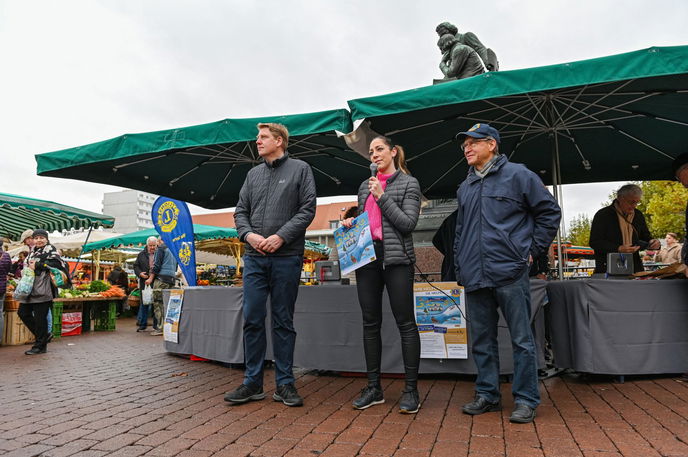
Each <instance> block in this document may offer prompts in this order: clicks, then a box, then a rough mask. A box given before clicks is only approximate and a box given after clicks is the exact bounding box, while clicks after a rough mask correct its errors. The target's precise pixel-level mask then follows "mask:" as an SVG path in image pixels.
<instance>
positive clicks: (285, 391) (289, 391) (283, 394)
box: [272, 383, 303, 406]
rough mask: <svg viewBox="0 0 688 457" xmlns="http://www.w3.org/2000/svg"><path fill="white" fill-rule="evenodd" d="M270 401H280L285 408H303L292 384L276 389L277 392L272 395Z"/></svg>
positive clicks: (301, 400) (299, 396) (301, 401)
mask: <svg viewBox="0 0 688 457" xmlns="http://www.w3.org/2000/svg"><path fill="white" fill-rule="evenodd" d="M272 399H273V400H275V401H281V402H282V403H284V404H285V405H287V406H303V398H301V395H299V393H298V392H297V391H296V387H294V384H291V383H290V384H282V385H281V386H278V387H277V390H276V391H275V393H274V394H272Z"/></svg>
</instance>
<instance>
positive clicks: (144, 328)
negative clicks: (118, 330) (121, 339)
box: [136, 327, 148, 332]
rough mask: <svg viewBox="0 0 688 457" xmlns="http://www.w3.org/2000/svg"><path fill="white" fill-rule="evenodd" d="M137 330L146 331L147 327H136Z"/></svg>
mask: <svg viewBox="0 0 688 457" xmlns="http://www.w3.org/2000/svg"><path fill="white" fill-rule="evenodd" d="M136 331H137V332H146V331H148V329H147V328H146V327H139V328H137V329H136Z"/></svg>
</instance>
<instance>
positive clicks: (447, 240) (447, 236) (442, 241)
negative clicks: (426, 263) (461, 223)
mask: <svg viewBox="0 0 688 457" xmlns="http://www.w3.org/2000/svg"><path fill="white" fill-rule="evenodd" d="M456 214H457V211H454V212H452V213H451V214H450V215H449V216H447V217H446V218H445V219H444V220H443V221H442V224H441V225H440V227H439V228H438V229H437V232H436V233H435V236H433V237H432V244H433V246H435V249H437V250H438V251H440V253H441V254H442V255H443V256H444V258H443V259H442V270H441V271H442V281H456V267H455V266H454V237H455V236H456Z"/></svg>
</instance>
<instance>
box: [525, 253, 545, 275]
mask: <svg viewBox="0 0 688 457" xmlns="http://www.w3.org/2000/svg"><path fill="white" fill-rule="evenodd" d="M547 273H549V256H548V253H547V250H545V251H542V253H540V255H538V256H536V257H533V263H531V264H530V270H529V271H528V276H530V277H531V278H538V279H545V280H546V279H547Z"/></svg>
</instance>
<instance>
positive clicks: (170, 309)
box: [162, 289, 184, 343]
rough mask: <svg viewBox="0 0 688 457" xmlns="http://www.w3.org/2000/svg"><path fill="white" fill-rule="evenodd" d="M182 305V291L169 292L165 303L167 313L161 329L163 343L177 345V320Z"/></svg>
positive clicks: (173, 290)
mask: <svg viewBox="0 0 688 457" xmlns="http://www.w3.org/2000/svg"><path fill="white" fill-rule="evenodd" d="M183 303H184V290H183V289H172V290H170V299H169V300H168V301H167V313H166V314H165V323H164V324H163V327H162V334H163V338H164V339H165V341H169V342H171V343H179V318H180V317H181V314H182V304H183Z"/></svg>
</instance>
